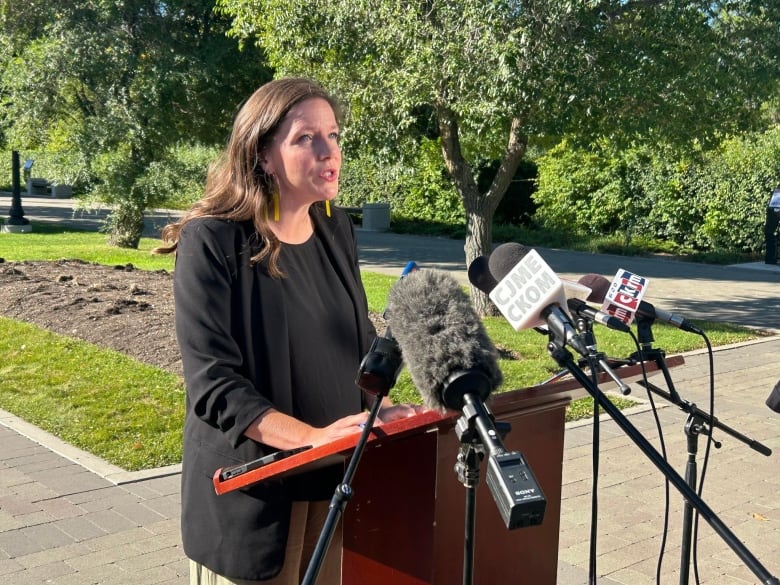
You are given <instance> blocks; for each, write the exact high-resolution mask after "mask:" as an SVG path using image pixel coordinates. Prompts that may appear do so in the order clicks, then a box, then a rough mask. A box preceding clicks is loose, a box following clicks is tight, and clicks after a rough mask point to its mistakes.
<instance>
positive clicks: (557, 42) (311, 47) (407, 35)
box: [217, 0, 780, 313]
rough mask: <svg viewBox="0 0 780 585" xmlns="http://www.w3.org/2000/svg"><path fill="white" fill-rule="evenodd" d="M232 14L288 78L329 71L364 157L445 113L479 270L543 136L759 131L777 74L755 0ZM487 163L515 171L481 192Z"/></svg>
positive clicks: (468, 249)
mask: <svg viewBox="0 0 780 585" xmlns="http://www.w3.org/2000/svg"><path fill="white" fill-rule="evenodd" d="M217 4H218V7H219V9H221V10H222V11H224V12H225V13H226V14H229V15H230V16H232V18H233V28H232V31H233V34H235V35H237V36H239V37H240V38H242V39H244V40H252V41H254V42H255V43H256V44H257V45H258V46H260V47H262V48H263V49H264V50H265V51H266V52H267V54H268V59H269V63H270V64H271V65H272V66H273V67H274V68H276V69H277V71H278V72H279V73H282V74H306V75H311V76H314V77H316V78H318V79H320V80H321V81H323V82H324V83H325V84H326V85H327V86H328V87H329V88H330V89H331V90H333V91H334V92H336V93H337V94H338V95H339V96H340V97H342V99H344V100H345V101H347V102H348V105H349V112H348V118H347V121H348V135H347V138H348V147H349V148H350V149H352V150H356V149H358V148H365V147H368V148H373V149H377V150H385V151H386V150H388V149H391V148H396V149H400V150H403V149H405V148H408V144H409V141H410V140H415V139H416V138H417V136H418V134H419V131H418V128H419V125H420V121H421V119H425V118H426V117H429V118H430V120H431V121H432V122H433V123H434V125H435V127H436V129H437V133H438V135H439V137H440V139H441V144H442V157H443V160H444V163H445V165H446V168H447V170H448V172H449V175H450V177H451V179H452V181H453V183H454V185H455V187H456V189H457V191H458V193H459V195H460V197H461V198H462V200H463V205H464V209H465V213H466V225H467V238H466V245H465V254H466V262H467V264H470V263H471V261H473V260H474V258H476V257H477V256H479V255H484V254H488V253H489V252H490V250H491V249H492V232H491V223H492V218H493V214H494V212H495V210H496V207H497V205H498V203H499V202H500V200H501V198H502V197H503V195H504V193H505V192H506V189H507V186H508V185H509V183H510V181H511V178H512V176H513V175H514V173H515V170H516V169H517V166H518V164H519V163H520V160H521V159H522V158H523V156H524V154H525V152H526V148H527V146H528V144H529V141H531V140H536V139H538V138H544V137H548V138H549V137H554V136H562V135H574V136H577V137H579V138H580V139H583V140H587V139H588V138H589V137H594V136H607V137H610V138H611V139H613V140H623V141H626V142H629V141H631V140H636V139H638V138H640V137H641V138H645V139H654V138H657V137H664V138H665V139H669V138H670V137H671V138H674V139H676V140H681V141H682V140H686V139H689V138H690V137H692V136H696V137H698V138H700V139H702V140H706V139H707V138H708V137H710V136H714V135H717V134H718V133H722V132H727V131H729V130H731V129H736V128H741V127H744V126H745V125H747V124H749V122H750V121H751V120H752V118H753V116H754V115H755V112H756V110H757V109H758V106H759V104H760V102H761V100H762V98H763V97H764V96H765V95H766V93H767V91H768V88H769V87H770V84H769V83H767V80H768V79H773V78H775V77H776V75H777V69H778V63H777V54H778V53H777V48H778V36H779V35H778V34H777V32H778V22H779V19H778V12H780V7H778V6H777V3H772V6H766V5H765V4H768V3H763V2H758V1H752V0H737V1H731V2H725V1H724V2H718V1H716V2H711V1H699V2H696V1H687V2H686V1H671V2H670V1H663V2H662V1H659V0H634V1H631V0H604V1H595V0H592V1H583V0H540V1H535V2H520V1H518V0H503V1H502V0H492V1H491V0H418V1H415V2H411V1H399V0H331V1H329V2H314V3H309V2H306V3H300V2H294V1H288V0H217ZM713 120H717V121H718V123H717V124H713V122H712V121H713ZM480 158H481V160H490V159H494V158H497V159H499V160H500V164H499V165H498V168H497V170H496V172H495V174H494V176H493V178H492V181H491V182H490V185H489V187H488V188H487V189H486V190H482V191H480V190H479V189H478V187H477V180H476V179H475V161H477V160H478V159H480ZM472 299H474V303H475V307H476V308H477V309H478V310H479V311H481V312H483V313H485V312H487V311H488V310H489V307H490V305H489V303H488V301H487V298H486V297H485V296H484V295H482V294H480V293H479V292H478V291H476V290H472Z"/></svg>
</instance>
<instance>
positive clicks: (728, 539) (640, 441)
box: [547, 336, 780, 585]
mask: <svg viewBox="0 0 780 585" xmlns="http://www.w3.org/2000/svg"><path fill="white" fill-rule="evenodd" d="M547 350H548V352H549V353H550V356H551V357H552V358H553V359H554V360H555V361H556V362H557V363H558V365H560V366H561V367H563V368H566V369H567V370H568V371H569V372H570V373H571V375H572V376H573V377H574V378H575V379H576V380H577V381H578V382H579V383H580V385H581V386H582V387H583V388H584V389H585V390H587V392H588V393H589V394H590V395H591V396H593V398H594V399H596V400H597V401H598V403H599V404H600V405H601V407H602V408H603V409H604V410H605V411H606V412H607V413H608V414H609V415H610V417H612V420H614V421H615V423H617V425H618V426H619V427H620V428H621V429H622V430H623V432H625V433H626V434H627V435H628V437H629V438H630V439H631V440H632V441H633V442H634V444H635V445H636V446H637V447H639V449H640V450H641V451H642V452H643V453H644V454H645V456H647V458H648V459H650V461H652V462H653V463H654V464H655V466H656V467H657V468H658V469H659V470H660V471H661V473H663V474H664V476H666V478H667V479H669V481H670V482H671V483H672V484H673V485H674V487H675V488H677V490H678V491H679V492H680V493H681V494H682V495H683V497H684V498H685V499H686V500H687V501H688V502H690V504H691V506H692V507H693V508H695V509H696V510H697V511H698V512H699V514H700V515H701V516H702V517H703V518H704V519H705V520H706V521H707V522H708V523H709V525H710V526H711V527H712V529H713V530H714V531H715V532H716V533H717V534H718V536H720V537H721V539H723V541H724V542H725V543H726V544H727V545H728V546H729V547H730V548H731V550H733V551H734V553H735V554H736V555H737V556H738V557H739V558H740V559H741V560H742V562H743V563H745V565H746V566H747V567H748V569H750V570H751V571H752V572H753V574H754V575H756V577H758V578H759V580H760V582H761V583H763V584H764V585H780V580H778V578H777V577H774V576H772V574H771V573H769V571H768V570H767V569H766V568H765V567H764V566H763V565H762V564H761V562H760V561H759V560H758V559H757V558H756V557H755V556H753V554H752V553H751V552H750V551H749V550H748V549H747V547H745V545H744V544H742V542H740V540H739V539H738V538H737V536H736V535H735V534H734V533H733V532H731V530H729V528H728V527H727V526H726V525H725V524H724V523H723V522H722V521H721V520H720V518H718V516H717V515H716V514H715V512H713V511H712V509H711V508H710V507H709V506H708V505H707V504H706V503H705V502H704V500H702V499H701V498H700V497H699V495H698V494H697V493H696V492H695V491H694V490H693V489H692V488H691V486H690V485H688V484H687V483H686V481H685V480H684V479H683V478H682V477H680V475H679V474H678V473H677V472H676V471H675V470H674V468H672V467H671V465H669V463H668V462H667V461H666V460H665V459H664V458H663V457H662V456H661V454H660V453H658V451H657V450H656V449H655V448H654V447H653V446H652V445H651V444H650V442H649V441H648V440H647V439H646V438H645V437H644V436H643V435H642V434H641V433H640V432H639V431H638V430H637V428H636V427H635V426H634V425H632V424H631V422H630V421H629V420H628V419H627V418H626V416H625V415H624V414H623V413H622V412H621V411H620V410H618V409H617V408H616V407H615V405H614V404H612V402H610V401H609V399H607V398H606V396H605V395H604V394H603V393H601V392H600V391H599V389H598V387H597V386H596V385H595V384H594V383H593V381H592V380H591V379H590V378H589V377H588V376H587V375H586V374H585V372H584V371H583V370H582V369H581V368H580V367H579V366H578V365H577V364H576V362H575V361H574V360H573V358H572V355H571V353H570V352H569V351H568V350H567V349H566V348H565V347H564V345H563V344H561V343H558V342H556V341H555V340H554V339H553V338H552V336H551V338H550V341H549V342H548V344H547Z"/></svg>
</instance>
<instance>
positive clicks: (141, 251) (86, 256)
mask: <svg viewBox="0 0 780 585" xmlns="http://www.w3.org/2000/svg"><path fill="white" fill-rule="evenodd" d="M107 242H108V236H107V235H106V234H100V233H96V232H94V231H82V230H75V229H73V228H63V227H61V226H53V225H50V224H44V223H37V222H33V231H32V232H30V233H27V234H5V233H0V258H4V259H5V260H6V261H9V262H18V261H21V260H62V259H68V260H70V259H79V260H84V261H85V262H95V263H97V264H106V265H108V266H115V265H124V264H132V265H133V266H135V267H136V268H140V269H142V270H160V269H165V270H169V271H170V270H173V255H170V254H164V255H159V254H151V250H152V249H153V248H155V247H156V246H159V245H160V240H158V239H155V238H141V242H140V244H139V246H138V249H137V250H133V249H127V248H117V247H115V246H109V245H108V243H107Z"/></svg>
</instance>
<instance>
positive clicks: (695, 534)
mask: <svg viewBox="0 0 780 585" xmlns="http://www.w3.org/2000/svg"><path fill="white" fill-rule="evenodd" d="M700 335H701V336H702V338H703V339H704V343H706V344H707V356H708V357H709V365H710V420H711V421H714V420H715V356H714V355H713V353H712V345H711V344H710V340H709V338H708V337H707V335H706V334H705V333H704V332H703V331H702V332H700ZM712 430H713V429H712V426H710V428H709V432H708V433H707V446H706V447H705V448H704V460H703V461H702V465H701V475H700V476H699V487H698V489H697V491H696V494H697V495H698V496H699V497H701V495H702V492H703V491H704V476H705V475H706V474H707V465H708V464H709V462H710V451H711V447H712V445H713V443H714V440H713V438H712ZM698 537H699V513H698V512H695V513H694V518H693V549H692V550H693V553H692V556H693V578H694V580H695V581H696V583H697V585H698V583H699V555H698V550H699V547H698Z"/></svg>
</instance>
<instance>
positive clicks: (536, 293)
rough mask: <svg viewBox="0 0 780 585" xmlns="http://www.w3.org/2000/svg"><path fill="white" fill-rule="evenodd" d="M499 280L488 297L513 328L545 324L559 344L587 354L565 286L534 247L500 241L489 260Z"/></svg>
mask: <svg viewBox="0 0 780 585" xmlns="http://www.w3.org/2000/svg"><path fill="white" fill-rule="evenodd" d="M488 264H489V266H490V272H491V274H493V276H494V278H496V279H498V284H497V285H496V286H495V288H494V289H493V290H492V291H491V292H490V300H492V301H493V303H495V305H496V307H498V310H499V311H501V314H502V315H504V317H505V318H506V320H507V321H509V324H510V325H512V327H513V328H514V329H515V330H516V331H520V330H522V329H528V328H532V327H533V328H535V327H539V326H540V325H544V324H546V325H547V328H548V329H549V331H550V332H551V333H552V334H553V335H554V336H555V338H556V341H557V342H558V343H560V344H569V345H570V346H571V347H573V348H574V349H575V350H576V351H577V352H579V353H580V354H582V355H584V356H587V355H588V353H589V352H588V348H587V347H586V345H585V343H584V342H583V340H582V339H581V338H580V337H579V336H578V334H577V331H576V329H575V328H574V325H572V323H571V319H570V318H569V315H568V314H566V312H565V311H564V310H563V308H562V307H567V306H568V305H567V303H566V288H565V286H564V283H563V282H562V281H561V279H560V278H558V275H557V274H555V272H553V270H552V268H550V267H549V266H548V265H547V263H546V262H545V261H544V260H543V259H542V257H541V256H540V255H539V253H538V252H537V251H536V250H532V249H529V248H526V247H525V246H521V245H520V244H516V243H508V244H501V245H500V246H499V247H498V248H496V250H495V251H494V252H493V254H491V256H490V259H489V261H488Z"/></svg>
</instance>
